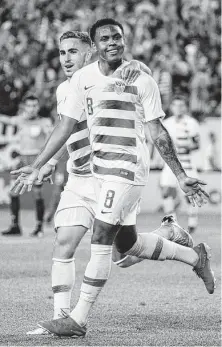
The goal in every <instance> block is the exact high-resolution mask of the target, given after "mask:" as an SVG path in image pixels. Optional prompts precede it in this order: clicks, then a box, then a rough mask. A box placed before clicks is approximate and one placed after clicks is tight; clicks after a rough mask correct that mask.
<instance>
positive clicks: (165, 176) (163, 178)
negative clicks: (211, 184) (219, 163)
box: [160, 165, 198, 188]
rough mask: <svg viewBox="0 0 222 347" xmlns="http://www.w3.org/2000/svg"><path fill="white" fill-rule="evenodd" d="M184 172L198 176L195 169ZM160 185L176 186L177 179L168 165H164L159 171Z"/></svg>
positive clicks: (162, 186) (163, 186)
mask: <svg viewBox="0 0 222 347" xmlns="http://www.w3.org/2000/svg"><path fill="white" fill-rule="evenodd" d="M185 171H186V174H187V175H188V176H191V177H195V178H197V177H198V174H197V170H196V169H192V170H185ZM160 186H161V188H165V187H171V188H178V181H177V178H176V176H175V175H174V174H173V173H172V171H171V169H170V168H169V166H167V165H165V166H164V168H163V170H162V171H161V174H160Z"/></svg>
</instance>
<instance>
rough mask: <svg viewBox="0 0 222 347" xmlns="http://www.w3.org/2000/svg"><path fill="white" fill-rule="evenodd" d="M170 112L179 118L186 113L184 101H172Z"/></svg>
mask: <svg viewBox="0 0 222 347" xmlns="http://www.w3.org/2000/svg"><path fill="white" fill-rule="evenodd" d="M171 111H172V114H173V116H176V117H179V116H182V115H184V114H186V112H187V107H186V103H185V101H184V100H179V99H178V100H173V102H172V105H171Z"/></svg>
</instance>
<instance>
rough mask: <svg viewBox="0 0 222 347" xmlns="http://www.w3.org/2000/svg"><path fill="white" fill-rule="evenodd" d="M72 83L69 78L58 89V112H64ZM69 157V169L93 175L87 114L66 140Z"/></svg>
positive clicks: (76, 172)
mask: <svg viewBox="0 0 222 347" xmlns="http://www.w3.org/2000/svg"><path fill="white" fill-rule="evenodd" d="M69 88H70V83H69V81H68V80H66V81H64V82H62V83H61V84H60V85H59V86H58V88H57V91H56V98H57V113H58V115H59V116H60V115H61V114H63V108H64V103H65V100H66V95H67V93H68V89H69ZM66 146H67V151H68V153H69V159H68V162H67V171H68V172H69V173H70V172H71V173H74V174H77V175H91V170H90V155H91V148H90V143H89V130H88V127H87V120H86V114H85V113H83V114H82V117H81V119H80V120H79V122H78V123H77V124H76V125H75V127H74V129H73V132H72V134H71V135H70V137H69V139H68V140H67V142H66Z"/></svg>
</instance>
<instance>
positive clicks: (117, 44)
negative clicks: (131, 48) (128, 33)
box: [95, 25, 125, 63]
mask: <svg viewBox="0 0 222 347" xmlns="http://www.w3.org/2000/svg"><path fill="white" fill-rule="evenodd" d="M95 46H96V48H97V51H98V54H99V57H100V58H102V59H103V60H106V61H107V62H108V63H114V62H117V61H119V60H121V59H122V55H123V52H124V47H125V43H124V37H123V33H122V30H121V28H120V27H118V25H104V26H102V27H100V28H97V29H96V35H95Z"/></svg>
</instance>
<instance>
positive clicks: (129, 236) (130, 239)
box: [115, 225, 137, 253]
mask: <svg viewBox="0 0 222 347" xmlns="http://www.w3.org/2000/svg"><path fill="white" fill-rule="evenodd" d="M136 240H137V233H136V227H135V225H126V226H122V227H121V229H120V230H119V232H118V233H117V235H116V238H115V246H116V249H117V251H118V252H120V253H125V252H127V251H128V250H129V249H130V248H132V247H133V245H134V243H135V242H136Z"/></svg>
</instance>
